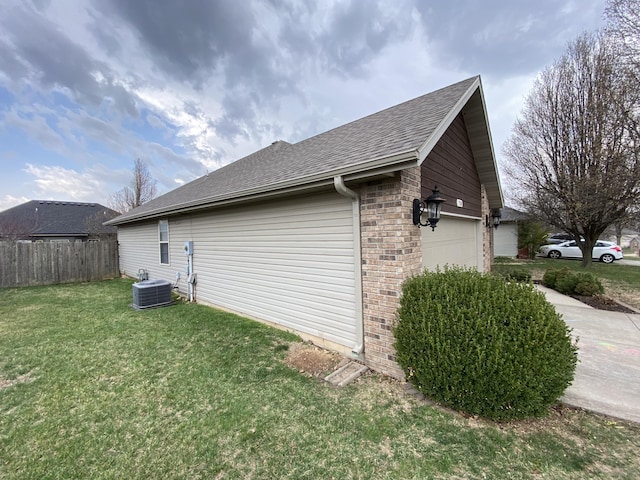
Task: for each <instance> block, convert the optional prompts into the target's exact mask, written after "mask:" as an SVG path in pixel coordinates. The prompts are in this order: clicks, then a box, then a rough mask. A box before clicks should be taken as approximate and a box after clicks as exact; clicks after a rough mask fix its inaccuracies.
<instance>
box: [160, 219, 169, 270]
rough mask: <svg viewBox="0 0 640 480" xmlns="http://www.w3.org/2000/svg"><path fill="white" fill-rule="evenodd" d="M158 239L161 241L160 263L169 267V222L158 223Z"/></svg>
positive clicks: (161, 221)
mask: <svg viewBox="0 0 640 480" xmlns="http://www.w3.org/2000/svg"><path fill="white" fill-rule="evenodd" d="M158 239H159V240H160V263H161V264H162V265H169V220H160V221H159V222H158Z"/></svg>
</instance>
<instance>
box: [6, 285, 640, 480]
mask: <svg viewBox="0 0 640 480" xmlns="http://www.w3.org/2000/svg"><path fill="white" fill-rule="evenodd" d="M0 294H1V295H0V478H2V479H18V478H21V479H22V478H32V479H67V478H91V479H107V478H109V479H121V478H127V479H134V478H140V479H143V478H144V479H149V478H157V479H160V478H163V479H165V478H166V479H169V478H171V479H174V478H189V479H194V478H203V479H213V478H218V479H276V478H277V479H286V478H290V479H304V478H308V479H318V478H322V479H331V478H335V479H344V478H349V479H359V478H375V479H385V478H398V479H411V478H416V479H424V478H435V479H439V478H440V479H450V478H459V479H462V478H465V479H466V478H491V479H502V478H505V479H506V478H510V479H513V478H527V479H529V478H545V479H554V478H558V479H560V478H562V479H567V478H603V479H605V478H606V479H611V478H628V479H636V478H640V459H639V456H638V451H640V426H638V425H635V424H630V423H625V422H619V421H613V420H611V419H607V418H603V417H598V416H595V415H591V414H587V413H585V412H582V411H576V410H570V409H558V410H555V411H553V412H552V413H551V415H550V416H549V417H547V418H545V419H541V420H536V421H528V422H522V423H513V424H505V425H498V424H494V423H491V422H485V421H482V420H479V419H474V418H463V417H461V416H459V415H456V414H453V413H450V412H447V411H445V410H443V409H440V408H438V407H433V406H428V405H426V404H422V403H420V402H419V401H417V400H415V399H414V398H413V397H409V396H407V395H406V394H405V393H404V388H403V386H402V385H401V384H399V383H398V382H394V381H392V380H389V379H386V378H384V377H380V376H376V375H369V376H365V377H363V378H361V379H360V380H359V381H358V382H356V383H355V384H353V385H350V386H348V387H345V388H342V389H336V388H334V387H331V386H329V385H326V384H324V383H323V382H322V381H320V380H318V379H316V378H313V377H310V376H308V375H306V374H305V373H302V372H300V371H299V369H294V368H291V367H289V366H288V365H287V363H286V362H285V361H284V359H285V358H286V356H287V354H288V351H289V350H290V349H291V345H292V343H293V342H297V341H298V340H297V337H295V336H293V335H291V334H288V333H286V332H282V331H279V330H275V329H272V328H268V327H266V326H264V325H261V324H258V323H255V322H253V321H249V320H246V319H243V318H240V317H237V316H234V315H231V314H228V313H224V312H220V311H217V310H214V309H211V308H208V307H205V306H201V305H192V304H179V305H176V306H172V307H168V308H162V309H154V310H146V311H135V310H133V309H131V308H130V307H129V304H130V303H131V282H130V281H128V280H123V279H119V280H113V281H107V282H96V283H91V284H80V285H60V286H51V287H34V288H24V289H9V290H2V291H1V292H0Z"/></svg>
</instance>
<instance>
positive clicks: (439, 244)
mask: <svg viewBox="0 0 640 480" xmlns="http://www.w3.org/2000/svg"><path fill="white" fill-rule="evenodd" d="M481 236H482V232H481V231H480V221H479V220H473V219H466V218H458V217H446V216H443V217H442V218H441V219H440V222H439V223H438V226H437V227H436V229H435V231H434V232H432V231H431V229H430V228H423V229H422V233H421V238H422V264H423V266H424V267H425V268H427V269H429V270H435V269H436V268H437V267H438V266H439V267H440V268H441V269H442V268H443V267H444V266H445V265H459V266H463V267H472V268H477V269H479V270H481V269H482V238H481Z"/></svg>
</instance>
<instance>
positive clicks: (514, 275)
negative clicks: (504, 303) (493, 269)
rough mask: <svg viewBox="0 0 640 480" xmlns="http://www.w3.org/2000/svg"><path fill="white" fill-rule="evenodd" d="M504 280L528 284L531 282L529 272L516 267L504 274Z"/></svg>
mask: <svg viewBox="0 0 640 480" xmlns="http://www.w3.org/2000/svg"><path fill="white" fill-rule="evenodd" d="M504 279H505V280H506V281H507V282H520V283H529V282H531V272H529V271H528V270H527V269H526V268H522V267H517V268H514V269H512V270H509V271H507V272H505V273H504Z"/></svg>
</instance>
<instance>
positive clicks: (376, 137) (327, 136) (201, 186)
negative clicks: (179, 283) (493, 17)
mask: <svg viewBox="0 0 640 480" xmlns="http://www.w3.org/2000/svg"><path fill="white" fill-rule="evenodd" d="M461 112H462V114H463V115H464V118H465V122H466V124H467V130H468V134H469V141H470V143H471V147H472V149H473V152H474V157H475V160H476V165H477V167H478V174H479V176H480V181H481V182H482V183H483V184H485V187H486V189H487V195H488V198H489V203H490V207H491V208H499V207H502V205H503V201H502V190H501V188H500V183H499V179H498V174H497V168H496V162H495V155H494V152H493V145H492V142H491V134H490V131H489V126H488V120H487V115H486V108H485V104H484V97H483V93H482V85H481V82H480V77H473V78H469V79H467V80H464V81H462V82H459V83H456V84H454V85H451V86H449V87H445V88H443V89H440V90H437V91H435V92H432V93H429V94H426V95H423V96H421V97H418V98H415V99H413V100H409V101H407V102H404V103H401V104H400V105H397V106H395V107H391V108H388V109H386V110H382V111H381V112H378V113H374V114H372V115H369V116H367V117H364V118H362V119H360V120H356V121H354V122H351V123H348V124H346V125H343V126H341V127H337V128H334V129H333V130H329V131H328V132H325V133H322V134H320V135H317V136H315V137H311V138H309V139H306V140H302V141H300V142H298V143H295V144H290V143H287V142H284V141H278V142H274V143H273V144H272V145H270V146H269V147H267V148H264V149H262V150H259V151H257V152H255V153H253V154H251V155H249V156H247V157H244V158H242V159H240V160H237V161H235V162H233V163H231V164H229V165H226V166H225V167H222V168H220V169H218V170H216V171H214V172H212V173H209V174H207V175H205V176H203V177H200V178H198V179H196V180H194V181H192V182H190V183H188V184H185V185H183V186H181V187H178V188H176V189H175V190H172V191H170V192H168V193H166V194H165V195H162V196H160V197H157V198H155V199H154V200H151V201H149V202H147V203H145V204H144V205H142V206H140V207H137V208H135V209H133V210H131V211H129V212H127V213H125V214H123V215H121V216H120V217H118V218H116V219H114V220H112V221H110V222H108V223H109V224H111V225H118V224H123V223H129V222H135V221H139V220H144V219H149V218H157V217H160V216H163V215H168V214H172V213H182V212H188V211H194V210H198V209H201V208H208V207H212V206H216V205H222V204H225V203H230V202H237V201H242V200H246V199H255V198H256V196H261V195H274V194H275V193H276V192H279V193H283V192H286V191H292V190H301V189H306V188H314V187H320V186H322V185H330V184H331V183H333V179H334V177H336V176H343V178H344V180H345V181H351V180H354V181H355V180H358V179H363V178H367V177H369V178H370V177H373V176H375V175H376V174H377V175H380V174H381V172H383V171H384V170H385V169H386V172H389V171H393V170H398V169H400V168H406V167H410V166H412V165H421V164H422V162H424V160H425V159H426V157H427V155H428V154H429V152H430V151H431V149H432V148H433V147H434V146H435V144H436V143H437V141H438V139H439V138H440V137H441V136H442V134H443V133H444V132H445V131H446V129H447V128H448V127H449V125H450V124H451V122H452V121H453V120H454V119H455V118H456V116H457V115H458V114H460V113H461Z"/></svg>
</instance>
